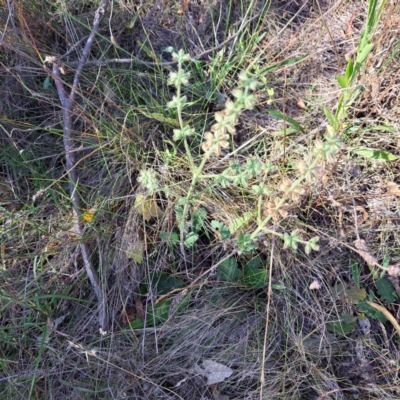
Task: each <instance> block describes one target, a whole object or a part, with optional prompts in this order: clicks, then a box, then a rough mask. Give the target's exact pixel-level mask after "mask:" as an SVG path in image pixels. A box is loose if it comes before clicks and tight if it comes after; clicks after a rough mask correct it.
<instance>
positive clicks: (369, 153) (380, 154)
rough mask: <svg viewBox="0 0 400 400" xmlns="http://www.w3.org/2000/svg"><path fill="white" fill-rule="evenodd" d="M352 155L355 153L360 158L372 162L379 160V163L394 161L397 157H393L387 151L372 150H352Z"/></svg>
mask: <svg viewBox="0 0 400 400" xmlns="http://www.w3.org/2000/svg"><path fill="white" fill-rule="evenodd" d="M352 151H353V153H356V154H358V155H360V156H363V157H366V158H370V159H374V160H379V161H395V160H397V159H398V158H399V157H397V156H395V155H394V154H392V153H389V152H388V151H385V150H374V149H354V150H352Z"/></svg>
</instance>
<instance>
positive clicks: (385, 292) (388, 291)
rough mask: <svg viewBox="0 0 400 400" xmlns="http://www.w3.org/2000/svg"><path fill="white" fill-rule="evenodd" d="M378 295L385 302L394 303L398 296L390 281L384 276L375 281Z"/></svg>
mask: <svg viewBox="0 0 400 400" xmlns="http://www.w3.org/2000/svg"><path fill="white" fill-rule="evenodd" d="M375 285H376V289H377V291H378V294H379V297H380V298H381V300H383V301H384V302H386V303H394V302H395V301H396V300H397V298H398V296H397V293H396V290H395V289H394V287H393V285H392V284H391V282H390V281H389V280H388V279H386V278H380V279H378V280H377V281H376V282H375Z"/></svg>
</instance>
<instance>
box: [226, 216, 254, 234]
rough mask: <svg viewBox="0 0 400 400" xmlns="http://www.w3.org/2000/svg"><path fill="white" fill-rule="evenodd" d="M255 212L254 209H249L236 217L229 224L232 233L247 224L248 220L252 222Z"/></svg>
mask: <svg viewBox="0 0 400 400" xmlns="http://www.w3.org/2000/svg"><path fill="white" fill-rule="evenodd" d="M254 216H255V214H254V212H252V211H248V212H246V213H244V214H243V215H242V216H241V217H237V218H235V219H234V220H233V221H232V222H231V223H230V224H229V231H230V232H231V233H235V232H236V231H237V230H239V229H240V228H241V227H242V226H243V225H246V224H247V223H248V222H250V221H251V220H252V219H253V218H254Z"/></svg>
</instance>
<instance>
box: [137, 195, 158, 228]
mask: <svg viewBox="0 0 400 400" xmlns="http://www.w3.org/2000/svg"><path fill="white" fill-rule="evenodd" d="M133 207H134V208H137V210H138V213H139V214H140V215H143V217H144V219H145V220H146V221H148V220H150V219H151V218H157V217H159V216H160V215H161V210H160V209H159V208H158V205H157V202H156V200H155V199H153V198H149V197H147V196H145V195H143V194H138V195H137V196H136V199H135V204H134V206H133Z"/></svg>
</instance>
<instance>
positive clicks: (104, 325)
mask: <svg viewBox="0 0 400 400" xmlns="http://www.w3.org/2000/svg"><path fill="white" fill-rule="evenodd" d="M107 6H108V0H102V1H101V4H100V6H99V8H98V9H97V10H96V13H95V17H94V22H93V28H92V32H91V34H90V35H89V37H88V39H87V42H86V44H85V47H84V49H83V53H82V57H81V59H80V60H79V62H78V64H77V69H76V72H75V76H74V80H73V84H72V87H71V92H70V93H69V94H67V92H66V91H65V89H64V84H63V81H62V79H61V72H62V69H61V68H62V67H61V65H60V63H59V61H58V60H57V59H56V58H55V57H48V58H47V59H46V61H47V62H50V63H51V64H52V65H53V79H54V82H55V85H56V87H57V92H58V96H59V98H60V102H61V106H62V116H63V123H64V128H63V140H64V148H65V159H66V169H67V173H68V186H69V193H70V197H71V202H72V211H73V221H74V223H73V224H74V231H75V234H76V236H77V237H78V239H81V238H82V226H81V211H80V210H81V201H80V196H79V192H78V175H77V171H76V169H75V168H74V167H75V165H76V162H75V149H74V140H73V138H72V116H73V104H74V100H75V97H76V93H77V90H78V87H79V80H80V76H81V73H82V69H83V67H84V66H85V63H86V61H87V58H88V56H89V52H90V49H91V47H92V45H93V42H94V38H95V35H96V34H97V32H98V30H99V26H100V23H101V21H102V20H103V18H104V15H105V11H106V9H107ZM80 250H81V253H82V259H83V264H84V266H85V270H86V273H87V276H88V278H89V281H90V283H91V285H92V287H93V290H94V292H95V295H96V297H97V301H98V312H99V314H98V318H99V325H100V333H101V334H105V333H107V331H108V325H109V318H108V311H107V305H106V301H105V296H104V293H103V291H102V289H101V286H100V280H99V277H98V275H97V272H96V270H95V269H94V267H93V265H92V263H91V260H90V251H89V247H88V245H87V243H85V242H83V241H82V242H81V243H80Z"/></svg>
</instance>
